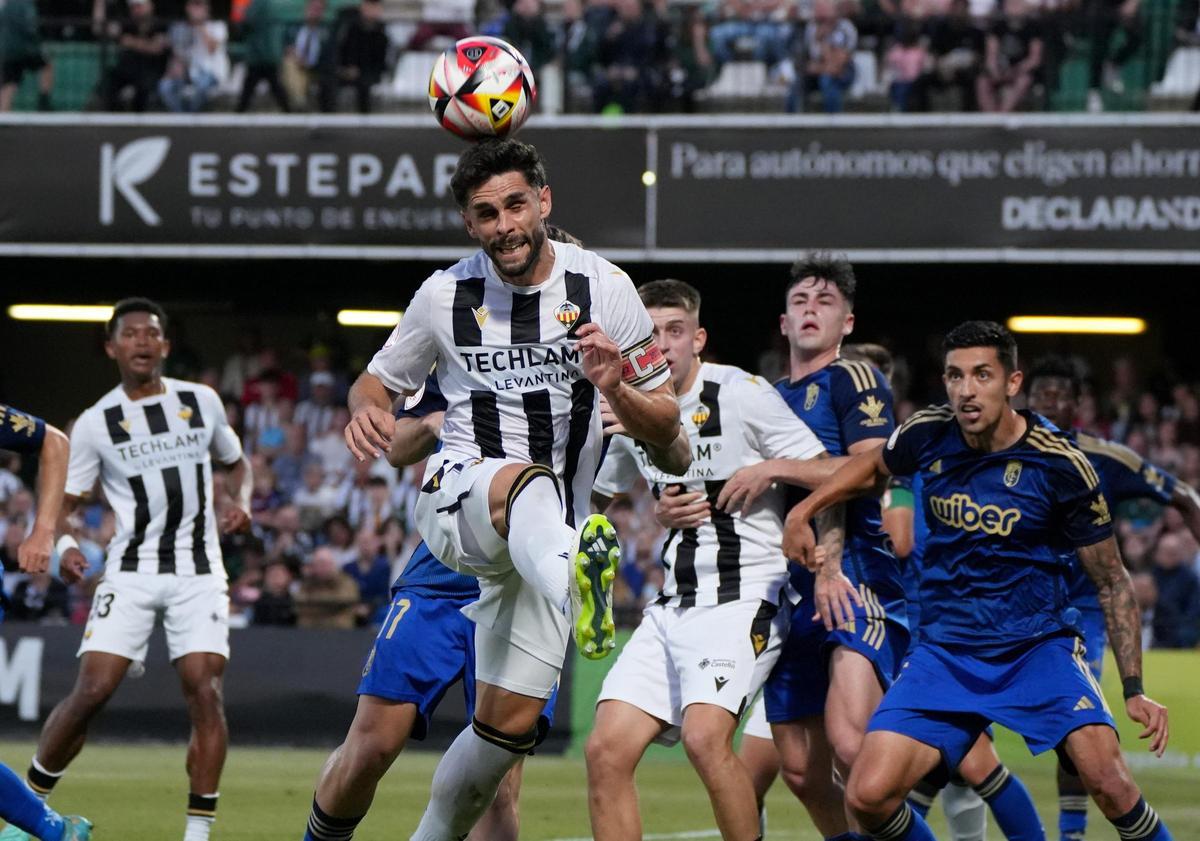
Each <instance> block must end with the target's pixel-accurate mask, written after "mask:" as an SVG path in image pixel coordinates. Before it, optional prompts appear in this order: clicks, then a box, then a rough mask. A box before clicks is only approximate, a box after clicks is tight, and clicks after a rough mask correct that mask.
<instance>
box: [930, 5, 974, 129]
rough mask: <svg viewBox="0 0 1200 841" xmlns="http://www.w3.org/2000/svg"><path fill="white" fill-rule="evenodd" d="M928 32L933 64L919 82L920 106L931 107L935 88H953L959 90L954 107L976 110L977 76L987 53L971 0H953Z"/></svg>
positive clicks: (963, 109)
mask: <svg viewBox="0 0 1200 841" xmlns="http://www.w3.org/2000/svg"><path fill="white" fill-rule="evenodd" d="M928 32H929V51H930V53H931V54H932V57H933V67H932V69H931V70H930V72H929V73H927V74H926V75H925V76H924V77H923V78H922V80H921V84H920V85H919V90H918V93H917V97H918V101H919V103H920V106H921V107H920V110H923V111H924V110H928V108H929V94H930V93H931V92H933V91H941V90H950V91H956V92H957V94H958V102H957V104H956V106H955V107H953V108H951V110H956V111H975V110H976V109H977V107H978V106H977V105H976V102H975V77H976V76H978V75H979V64H980V60H981V59H982V57H983V52H984V35H983V31H982V30H981V29H979V27H978V26H976V25H975V21H974V20H973V19H972V18H971V6H970V2H969V0H950V8H949V11H948V13H947V14H945V15H939V16H937V17H935V18H934V19H933V20H932V21H930V23H929V25H928Z"/></svg>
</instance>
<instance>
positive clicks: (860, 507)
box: [775, 359, 904, 602]
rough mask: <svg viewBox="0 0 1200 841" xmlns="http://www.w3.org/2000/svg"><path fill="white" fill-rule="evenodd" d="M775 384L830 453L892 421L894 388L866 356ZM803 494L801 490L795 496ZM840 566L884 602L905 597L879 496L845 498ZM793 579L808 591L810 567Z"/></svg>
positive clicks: (884, 430)
mask: <svg viewBox="0 0 1200 841" xmlns="http://www.w3.org/2000/svg"><path fill="white" fill-rule="evenodd" d="M775 387H776V388H777V389H778V390H779V393H780V394H781V395H783V399H784V400H786V401H787V404H788V405H789V406H791V408H792V411H793V412H795V413H796V414H797V415H798V416H799V417H800V419H801V420H802V421H804V423H805V424H807V425H808V427H809V429H811V430H812V431H813V432H815V433H816V434H817V437H818V438H820V439H821V443H822V444H823V445H824V446H825V449H826V450H827V451H829V453H830V455H834V456H842V455H846V454H847V453H849V450H850V447H851V446H852V445H853V444H856V443H858V442H859V441H867V440H870V439H873V438H878V439H881V440H884V439H886V438H887V437H888V436H889V435H891V434H892V430H893V429H894V427H895V420H894V414H893V412H892V390H891V389H890V388H889V387H888V384H887V380H886V379H884V376H883V374H881V373H879V371H877V370H876V369H875V368H872V367H871V366H870V365H868V364H867V363H865V362H851V361H849V360H846V359H839V360H837V361H835V362H833V363H831V364H829V365H827V366H825V367H824V368H822V369H821V370H819V371H815V372H814V373H812V374H809V375H808V376H807V377H803V378H802V379H799V380H796V381H794V382H791V381H788V380H786V379H783V380H779V381H778V382H777V383H775ZM805 495H806V494H805V492H803V491H801V492H800V493H799V494H798V495H797V497H798V498H803V496H805ZM842 567H843V569H844V570H845V573H846V575H847V577H849V578H850V580H851V581H853V582H854V583H855V584H856V585H857V584H863V585H866V586H867V587H870V588H871V589H872V590H873V591H874V592H875V594H876V595H877V596H879V597H880V598H881V599H882V600H884V601H885V602H886V601H892V600H895V599H903V598H904V584H903V581H902V580H901V574H900V566H899V564H898V563H897V561H896V557H895V555H893V554H892V552H891V548H890V544H889V542H888V538H887V535H886V534H885V533H884V531H883V523H882V520H881V516H880V509H879V500H878V499H875V498H869V499H868V498H864V499H857V500H854V501H852V502H849V503H847V504H846V542H845V550H844V553H843V556H842ZM792 582H793V584H794V585H795V586H796V589H797V590H799V591H800V594H801V595H802V596H804V597H806V598H807V597H809V596H811V594H812V587H813V578H812V573H810V572H809V571H808V570H806V569H803V568H801V567H799V566H794V567H793V572H792Z"/></svg>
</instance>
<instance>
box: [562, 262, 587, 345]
mask: <svg viewBox="0 0 1200 841" xmlns="http://www.w3.org/2000/svg"><path fill="white" fill-rule="evenodd" d="M564 279H565V280H566V284H567V300H568V301H570V302H571V303H572V304H574V305H575V306H577V307H579V318H577V319H575V323H574V324H572V325H571V328H570V329H569V330H567V335H568V336H574V335H575V332H576V331H577V330H578V329H579V328H580V327H582V326H583V325H585V324H588V323H589V322H591V320H592V286H591V282H590V281H589V280H588V277H587V275H582V274H576V273H575V272H567V273H566V275H565V276H564Z"/></svg>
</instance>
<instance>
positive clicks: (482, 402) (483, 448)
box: [471, 390, 504, 458]
mask: <svg viewBox="0 0 1200 841" xmlns="http://www.w3.org/2000/svg"><path fill="white" fill-rule="evenodd" d="M471 425H472V426H473V427H474V428H475V443H476V444H478V445H479V455H481V456H482V457H483V458H504V442H503V440H502V439H501V438H500V407H499V406H498V405H497V404H496V392H494V391H484V390H474V391H472V392H471Z"/></svg>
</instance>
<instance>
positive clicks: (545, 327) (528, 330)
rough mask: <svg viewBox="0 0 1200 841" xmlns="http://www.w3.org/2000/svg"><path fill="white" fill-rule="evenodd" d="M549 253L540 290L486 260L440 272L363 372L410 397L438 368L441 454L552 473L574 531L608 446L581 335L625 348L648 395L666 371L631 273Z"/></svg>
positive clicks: (566, 250) (631, 378)
mask: <svg viewBox="0 0 1200 841" xmlns="http://www.w3.org/2000/svg"><path fill="white" fill-rule="evenodd" d="M553 248H554V268H553V271H552V272H551V275H550V277H549V278H548V279H547V280H546V281H545V282H543V283H541V284H539V285H537V286H532V287H522V286H514V285H512V284H509V283H506V282H504V281H502V280H500V279H499V278H498V277H497V276H496V273H495V270H494V269H493V267H492V262H491V259H490V258H489V257H488V256H487V255H486V254H484V253H483V252H482V251H480V252H477V253H476V254H475V255H474V256H472V257H469V258H467V259H465V260H462V261H460V262H459V263H457V264H455V265H454V266H452V267H451V268H450V269H448V270H446V271H442V272H438V273H436V274H434V275H433V276H432V277H430V278H429V279H428V280H426V281H425V283H424V284H423V285H422V286H421V288H420V289H418V290H417V293H416V294H415V295H414V296H413V300H412V303H411V304H410V305H409V307H408V309H407V310H406V311H405V314H404V317H403V318H402V319H401V321H400V324H399V325H397V327H396V329H395V331H393V333H392V335H391V338H389V339H388V341H387V343H386V344H384V346H383V348H382V349H380V350H379V352H378V353H376V354H375V357H374V358H373V359H372V360H371V363H370V365H369V366H368V367H367V371H368V372H369V373H371V374H373V375H375V376H376V377H378V378H379V379H380V380H381V381H382V382H383V384H384V385H386V386H387V387H388V388H390V389H392V390H393V391H397V392H403V393H412V392H415V391H417V390H418V389H419V388H421V386H422V385H423V384H424V382H425V377H426V375H428V374H429V371H430V368H431V367H432V366H433V364H434V363H435V362H436V363H437V372H438V383H439V385H440V386H441V389H442V393H443V394H444V395H445V397H446V402H447V409H446V418H445V421H444V423H443V424H442V443H443V446H442V457H443V458H450V459H454V460H466V459H471V458H505V457H508V458H515V459H520V460H522V461H528V462H536V463H540V464H545V465H547V466H548V467H550V468H552V469H553V470H554V472H555V473H556V474H558V476H559V478H560V479H561V480H562V482H563V486H564V491H565V501H566V508H567V521H568V523H570V524H571V525H574V524H575V523H576V522H582V520H583V518H584V517H586V516H587V513H588V505H589V499H590V495H591V490H592V481H593V478H594V477H595V475H596V467H597V465H598V464H599V461H600V449H601V444H602V435H601V431H600V412H599V393H598V392H597V390H596V388H595V387H594V386H593V385H592V384H591V383H590V382H589V381H588V380H587V378H586V377H585V376H584V374H583V354H582V352H581V351H578V350H576V349H575V344H576V341H577V339H576V333H577V332H578V330H579V328H580V327H582V326H583V325H584V324H587V323H589V322H594V323H596V324H598V325H599V326H600V327H601V329H603V330H604V332H605V333H606V334H607V335H608V336H609V337H610V338H611V339H612V340H613V341H614V342H615V343H616V345H617V346H618V347H619V348H621V352H622V355H623V357H624V378H625V381H626V382H627V383H629V384H630V385H632V386H635V387H636V388H639V389H643V390H650V389H653V388H657V387H658V386H660V385H662V384H663V383H665V382H666V381H667V379H668V377H669V376H670V374H669V372H668V370H667V365H666V361H665V360H664V359H663V356H662V353H661V351H660V350H659V349H658V347H657V346H656V345H655V344H654V342H653V340H652V338H651V334H652V332H653V323H652V322H651V321H650V316H649V314H647V312H646V308H645V307H644V306H642V302H641V299H640V298H638V295H637V291H636V290H635V289H634V287H633V283H632V281H630V279H629V276H628V275H626V274H625V273H624V272H623V271H621V270H620V269H618V268H617V267H616V266H614V265H613V264H612V263H610V262H608V261H607V260H605V259H603V258H602V257H599V256H598V255H596V254H594V253H592V252H590V251H586V250H584V249H581V248H578V247H576V246H573V245H570V244H568V243H561V242H555V243H553ZM431 464H433V460H431ZM434 467H436V465H434ZM434 467H431V469H434Z"/></svg>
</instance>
